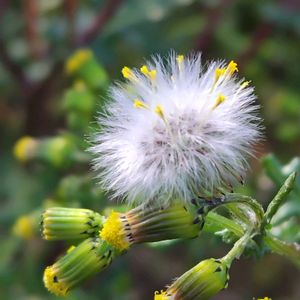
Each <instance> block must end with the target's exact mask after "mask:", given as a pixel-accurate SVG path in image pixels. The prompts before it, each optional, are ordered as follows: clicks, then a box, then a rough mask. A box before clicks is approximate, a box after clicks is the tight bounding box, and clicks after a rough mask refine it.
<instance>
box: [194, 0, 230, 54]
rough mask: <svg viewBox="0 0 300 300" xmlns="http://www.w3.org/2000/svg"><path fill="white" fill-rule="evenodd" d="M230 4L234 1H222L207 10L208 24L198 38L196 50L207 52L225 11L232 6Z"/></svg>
mask: <svg viewBox="0 0 300 300" xmlns="http://www.w3.org/2000/svg"><path fill="white" fill-rule="evenodd" d="M230 2H232V0H222V1H220V4H219V5H217V6H215V7H214V8H210V9H208V10H207V12H206V13H205V15H207V19H206V24H205V26H204V28H203V29H202V30H201V32H200V33H199V35H198V37H197V38H196V42H195V46H194V49H195V50H200V51H201V52H205V51H207V49H208V47H209V44H210V42H211V39H212V38H213V36H214V34H215V31H216V29H217V27H218V25H219V23H220V21H221V19H222V17H223V16H224V9H225V8H226V6H228V5H229V4H230Z"/></svg>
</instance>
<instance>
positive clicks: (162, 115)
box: [155, 104, 165, 120]
mask: <svg viewBox="0 0 300 300" xmlns="http://www.w3.org/2000/svg"><path fill="white" fill-rule="evenodd" d="M155 112H156V113H157V114H158V115H159V116H160V117H161V118H162V119H163V120H164V119H165V114H164V110H163V107H162V106H161V105H160V104H157V105H156V107H155Z"/></svg>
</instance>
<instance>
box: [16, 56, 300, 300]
mask: <svg viewBox="0 0 300 300" xmlns="http://www.w3.org/2000/svg"><path fill="white" fill-rule="evenodd" d="M237 71H238V67H237V64H236V63H235V62H233V61H231V62H229V63H225V62H223V61H219V62H211V63H209V64H207V65H206V67H204V65H203V64H202V63H201V58H200V54H197V55H193V56H190V57H184V56H182V55H175V54H174V53H172V54H171V55H170V56H169V57H168V58H167V59H166V62H165V63H164V60H163V59H162V58H160V57H159V56H157V57H154V58H153V61H152V62H149V63H147V64H146V65H144V66H141V68H140V69H129V68H128V67H124V68H123V69H122V74H123V76H124V77H125V79H126V81H125V83H117V84H115V85H114V86H113V87H112V88H111V90H110V96H111V101H110V102H109V103H108V104H107V105H106V108H105V110H104V112H103V113H102V114H101V115H100V117H99V119H98V120H99V124H100V127H101V130H100V132H98V133H97V134H96V135H95V136H94V140H93V146H92V147H91V148H90V151H91V152H92V153H93V154H94V155H95V159H94V168H95V170H96V171H98V172H99V178H100V181H101V183H102V186H103V187H104V188H105V189H106V190H107V191H108V192H110V194H111V195H112V197H114V198H122V199H126V200H127V203H128V204H129V205H134V204H138V205H137V206H135V207H134V208H132V209H130V210H128V211H125V212H124V211H122V212H121V211H118V209H116V210H115V211H111V212H110V213H109V214H108V215H106V216H103V215H102V214H100V213H98V212H94V211H92V210H89V209H82V208H63V207H50V208H47V209H46V210H45V211H44V212H43V214H42V221H41V229H42V236H43V238H44V239H46V240H49V241H54V240H55V241H58V240H65V241H68V242H72V243H74V246H73V247H71V248H70V249H69V250H68V251H67V253H66V254H65V255H64V256H62V257H60V258H59V259H58V260H57V262H55V263H54V264H53V265H50V266H48V267H46V268H45V272H44V277H43V280H44V284H45V286H46V288H47V289H48V290H49V291H50V292H51V293H54V294H55V295H57V296H65V295H67V294H68V293H69V292H70V291H71V290H72V289H73V288H75V287H76V286H78V285H80V284H81V283H82V282H83V281H84V280H85V279H86V278H88V277H90V276H92V275H94V274H96V273H97V272H100V271H102V270H104V269H105V268H106V267H108V266H109V265H110V264H111V263H112V261H113V260H115V259H116V258H117V257H118V256H120V255H123V254H125V253H126V252H127V251H129V250H130V248H131V247H132V246H134V245H135V244H140V243H149V242H159V241H165V240H172V239H191V238H197V237H198V235H199V233H200V232H201V231H202V230H204V231H207V232H210V233H214V234H215V235H217V236H220V237H222V239H223V241H224V242H226V243H233V244H234V245H233V247H232V249H231V250H230V251H229V252H228V253H227V254H226V255H224V256H223V257H222V258H220V259H215V258H207V259H204V260H203V261H200V262H199V263H198V264H196V265H195V266H194V267H193V268H191V269H190V270H188V271H186V272H185V273H184V274H183V275H182V276H179V277H178V278H177V279H176V280H175V281H174V282H173V283H171V284H170V285H169V286H167V287H166V289H165V290H161V291H160V292H159V291H157V292H155V294H154V299H155V300H179V299H180V300H191V299H193V300H205V299H210V298H211V297H212V296H214V295H216V294H217V293H218V292H220V291H221V290H222V289H225V288H227V286H228V282H229V271H230V266H231V264H232V263H233V261H234V260H235V259H238V258H239V257H240V256H241V255H242V254H243V252H244V250H245V249H247V252H248V253H250V254H251V253H252V254H259V255H263V254H264V253H265V251H266V249H269V250H271V251H274V252H276V253H278V254H281V255H285V256H287V257H288V258H290V259H291V260H292V261H293V262H294V263H296V264H298V265H300V250H299V249H300V247H299V245H296V244H288V243H286V242H284V241H281V240H280V239H279V238H277V237H275V236H273V234H272V232H271V229H272V218H273V216H274V215H275V213H276V212H277V210H278V209H279V208H280V206H281V205H282V203H283V202H284V200H285V199H286V197H287V195H288V194H289V192H290V191H291V190H292V187H293V184H294V181H295V177H296V174H295V173H292V174H291V175H290V176H289V177H288V178H287V179H286V181H285V182H284V184H283V186H282V187H281V188H280V190H279V192H278V193H277V195H276V196H275V197H274V199H273V200H272V201H271V202H270V204H269V206H268V207H267V210H266V211H264V210H263V208H262V206H261V205H260V204H259V203H258V202H257V201H256V200H254V199H252V198H250V197H248V196H244V195H240V194H236V193H233V191H232V186H233V185H234V184H236V183H238V182H243V178H244V175H245V172H246V169H247V158H248V157H249V156H251V155H253V150H252V148H251V146H253V145H254V144H255V143H256V142H257V141H258V140H259V139H260V137H261V127H260V118H259V117H258V116H257V109H258V105H256V104H255V96H254V94H253V88H252V87H250V86H249V82H248V81H244V80H239V79H238V78H237ZM19 152H20V151H19ZM21 152H22V151H21ZM22 153H23V152H22ZM228 191H230V193H228ZM221 206H222V207H223V209H222V210H220V209H219V208H220V207H221ZM224 212H225V214H223V213H224ZM222 214H223V215H222ZM257 252H259V253H257ZM264 299H268V298H267V297H266V298H264Z"/></svg>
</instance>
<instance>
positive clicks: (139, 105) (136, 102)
mask: <svg viewBox="0 0 300 300" xmlns="http://www.w3.org/2000/svg"><path fill="white" fill-rule="evenodd" d="M133 105H134V107H135V108H145V109H149V106H148V105H147V104H145V103H144V102H143V101H141V100H139V99H135V100H134V102H133Z"/></svg>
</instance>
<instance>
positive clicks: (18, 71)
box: [0, 38, 31, 94]
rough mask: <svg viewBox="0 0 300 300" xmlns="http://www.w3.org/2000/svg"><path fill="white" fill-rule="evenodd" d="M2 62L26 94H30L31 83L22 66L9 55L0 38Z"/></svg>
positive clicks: (0, 58)
mask: <svg viewBox="0 0 300 300" xmlns="http://www.w3.org/2000/svg"><path fill="white" fill-rule="evenodd" d="M0 63H1V64H3V66H4V67H5V69H6V70H7V71H8V72H9V73H10V75H11V76H12V77H13V78H14V79H15V81H16V82H17V83H18V85H19V87H20V89H21V90H22V92H23V93H24V94H28V92H29V90H30V88H31V83H30V82H29V81H28V80H27V78H26V76H25V74H24V72H23V70H22V68H21V67H20V66H18V65H17V64H16V63H15V62H14V61H13V60H12V58H11V57H10V56H9V54H8V52H7V50H6V47H5V45H4V42H3V41H2V39H1V38H0Z"/></svg>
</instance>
